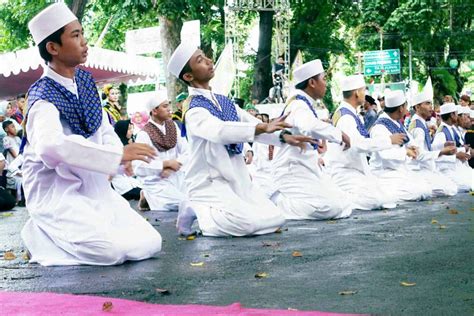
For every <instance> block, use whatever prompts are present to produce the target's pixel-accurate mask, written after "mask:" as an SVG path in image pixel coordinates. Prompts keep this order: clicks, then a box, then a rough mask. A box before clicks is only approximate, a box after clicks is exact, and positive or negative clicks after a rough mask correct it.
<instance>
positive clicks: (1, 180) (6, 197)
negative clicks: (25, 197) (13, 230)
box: [0, 154, 16, 212]
mask: <svg viewBox="0 0 474 316" xmlns="http://www.w3.org/2000/svg"><path fill="white" fill-rule="evenodd" d="M6 165H7V162H6V160H5V156H4V155H3V154H0V212H2V211H9V210H11V209H12V208H14V207H15V204H16V201H15V198H14V197H13V195H11V194H10V192H8V190H7V188H6V186H7V178H6Z"/></svg>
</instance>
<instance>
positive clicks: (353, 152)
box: [324, 101, 396, 210]
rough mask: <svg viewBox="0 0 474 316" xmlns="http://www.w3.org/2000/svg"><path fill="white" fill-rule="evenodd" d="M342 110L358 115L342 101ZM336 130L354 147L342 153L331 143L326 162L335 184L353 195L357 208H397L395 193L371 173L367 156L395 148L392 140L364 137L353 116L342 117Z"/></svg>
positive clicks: (354, 204) (352, 198)
mask: <svg viewBox="0 0 474 316" xmlns="http://www.w3.org/2000/svg"><path fill="white" fill-rule="evenodd" d="M342 107H343V108H346V109H348V110H349V111H351V112H352V113H354V115H357V113H356V111H355V109H354V107H352V105H350V104H349V103H347V102H345V101H342V102H341V105H340V107H339V109H340V108H342ZM339 109H338V110H339ZM338 110H336V111H338ZM336 127H337V128H338V129H340V130H341V131H343V132H344V133H346V134H347V135H348V136H349V138H350V139H351V148H349V149H348V150H342V148H341V146H339V145H337V144H333V143H330V144H328V151H327V152H326V154H325V156H324V161H325V162H326V165H327V167H328V170H329V171H330V173H331V176H332V179H333V180H334V182H336V184H337V185H339V186H340V187H341V189H342V190H344V191H345V192H346V193H348V194H349V195H350V197H351V200H352V202H353V207H354V208H356V209H361V210H373V209H380V208H382V207H387V208H393V207H395V206H396V204H395V203H394V202H395V201H396V198H395V197H394V195H393V194H392V192H390V191H389V190H387V189H386V188H384V187H383V186H382V185H380V183H379V180H378V179H377V178H376V177H375V176H374V175H373V174H372V172H371V171H370V168H369V163H368V161H367V154H368V153H371V152H374V151H378V150H384V149H388V148H390V147H391V146H392V143H391V140H390V137H379V138H365V137H364V136H362V135H361V134H360V132H359V131H358V130H357V122H356V120H355V119H354V118H353V117H352V116H350V115H343V116H342V117H341V118H339V119H338V120H337V122H336Z"/></svg>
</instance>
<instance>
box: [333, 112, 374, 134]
mask: <svg viewBox="0 0 474 316" xmlns="http://www.w3.org/2000/svg"><path fill="white" fill-rule="evenodd" d="M344 115H350V116H352V117H353V118H354V120H355V121H356V124H357V130H358V131H359V134H360V135H362V136H364V137H365V138H369V137H370V135H369V132H368V131H367V129H366V128H365V126H364V123H362V121H361V120H360V118H359V117H358V116H357V115H356V114H354V112H352V111H351V110H349V109H347V108H345V107H341V108H340V109H339V110H337V112H336V113H334V116H333V120H334V117H337V119H340V118H341V117H343V116H344ZM335 123H337V122H335Z"/></svg>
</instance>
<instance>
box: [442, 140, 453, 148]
mask: <svg viewBox="0 0 474 316" xmlns="http://www.w3.org/2000/svg"><path fill="white" fill-rule="evenodd" d="M451 146H455V144H454V142H453V141H448V142H446V143H444V147H451Z"/></svg>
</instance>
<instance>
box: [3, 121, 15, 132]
mask: <svg viewBox="0 0 474 316" xmlns="http://www.w3.org/2000/svg"><path fill="white" fill-rule="evenodd" d="M12 124H13V122H12V121H3V123H2V128H3V130H5V128H7V127H8V126H10V125H12Z"/></svg>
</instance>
